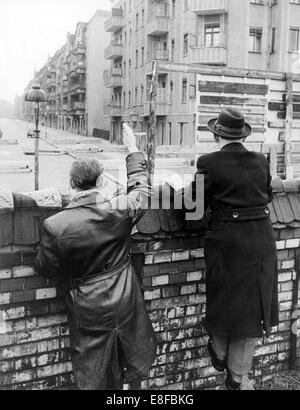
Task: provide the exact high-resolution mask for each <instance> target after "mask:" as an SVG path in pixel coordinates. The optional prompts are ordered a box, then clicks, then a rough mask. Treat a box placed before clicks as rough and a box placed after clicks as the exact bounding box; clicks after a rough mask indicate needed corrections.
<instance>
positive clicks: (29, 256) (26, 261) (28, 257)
mask: <svg viewBox="0 0 300 410" xmlns="http://www.w3.org/2000/svg"><path fill="white" fill-rule="evenodd" d="M37 254H38V252H24V253H23V254H22V264H23V265H25V266H33V265H34V263H35V259H36V257H37Z"/></svg>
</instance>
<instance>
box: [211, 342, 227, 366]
mask: <svg viewBox="0 0 300 410" xmlns="http://www.w3.org/2000/svg"><path fill="white" fill-rule="evenodd" d="M207 347H208V353H209V355H210V358H211V364H212V365H213V367H214V368H215V369H216V370H217V371H218V372H220V373H223V372H224V370H225V369H226V367H227V362H226V359H222V360H221V359H218V358H217V355H216V353H215V351H214V348H213V345H212V339H209V341H208V345H207Z"/></svg>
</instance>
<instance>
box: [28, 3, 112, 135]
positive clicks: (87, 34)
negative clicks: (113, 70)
mask: <svg viewBox="0 0 300 410" xmlns="http://www.w3.org/2000/svg"><path fill="white" fill-rule="evenodd" d="M108 15H109V14H108V13H107V12H105V11H101V10H98V11H97V12H96V14H95V15H94V17H93V18H92V19H91V20H90V22H89V23H83V22H80V23H78V24H77V26H76V30H75V34H70V33H68V35H67V41H66V43H65V44H64V45H63V47H62V48H61V49H59V50H58V51H57V52H56V53H55V55H54V56H53V57H51V58H49V59H48V61H47V63H46V64H45V65H44V66H43V67H42V69H41V70H40V71H38V72H36V73H35V75H34V78H33V79H32V80H31V81H30V83H29V84H28V87H27V90H28V89H29V88H30V87H31V86H32V85H33V84H35V83H38V84H40V85H41V87H42V88H43V89H44V90H45V91H46V94H47V103H46V104H42V109H41V116H42V123H43V124H44V125H47V126H48V127H53V128H57V129H61V130H65V131H70V132H72V133H76V134H81V135H93V134H95V133H97V131H98V135H99V134H100V135H102V134H101V133H103V132H104V133H106V134H107V133H108V131H109V119H108V118H107V117H104V104H103V101H104V100H105V95H104V92H105V91H107V90H106V89H105V88H104V84H103V82H104V75H103V72H104V71H105V69H106V68H107V67H108V62H107V61H105V60H104V58H103V56H104V48H105V47H106V46H107V45H108V43H109V36H108V34H107V33H106V32H105V31H104V20H105V19H107V17H108ZM24 117H25V119H27V120H29V121H33V119H34V109H33V105H31V104H28V103H27V104H25V105H24Z"/></svg>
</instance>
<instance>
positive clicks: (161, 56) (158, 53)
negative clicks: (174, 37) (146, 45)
mask: <svg viewBox="0 0 300 410" xmlns="http://www.w3.org/2000/svg"><path fill="white" fill-rule="evenodd" d="M152 60H162V61H168V60H169V50H165V49H160V48H159V49H157V50H153V51H152Z"/></svg>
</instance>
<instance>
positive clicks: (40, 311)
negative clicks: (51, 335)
mask: <svg viewBox="0 0 300 410" xmlns="http://www.w3.org/2000/svg"><path fill="white" fill-rule="evenodd" d="M33 293H34V291H33ZM26 313H27V316H42V315H47V313H49V306H48V303H47V302H38V303H32V304H30V305H29V306H28V307H27V312H26Z"/></svg>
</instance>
